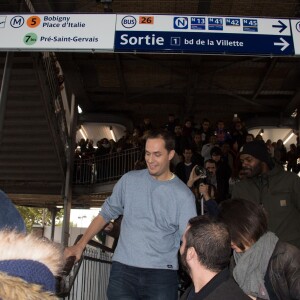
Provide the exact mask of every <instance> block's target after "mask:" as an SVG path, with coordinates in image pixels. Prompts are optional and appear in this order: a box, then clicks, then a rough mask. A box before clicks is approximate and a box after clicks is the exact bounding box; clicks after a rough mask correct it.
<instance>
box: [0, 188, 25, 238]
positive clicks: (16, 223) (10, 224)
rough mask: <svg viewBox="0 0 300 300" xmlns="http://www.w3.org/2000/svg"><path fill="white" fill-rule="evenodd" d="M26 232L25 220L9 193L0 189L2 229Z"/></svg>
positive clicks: (0, 220) (0, 223)
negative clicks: (8, 195)
mask: <svg viewBox="0 0 300 300" xmlns="http://www.w3.org/2000/svg"><path fill="white" fill-rule="evenodd" d="M4 229H9V230H16V231H19V232H24V233H25V232H26V227H25V224H24V220H23V218H22V217H21V215H20V213H19V211H18V210H17V209H16V208H15V206H14V204H13V203H12V202H11V201H10V199H9V198H8V197H7V195H6V194H5V193H4V192H3V191H1V190H0V230H4Z"/></svg>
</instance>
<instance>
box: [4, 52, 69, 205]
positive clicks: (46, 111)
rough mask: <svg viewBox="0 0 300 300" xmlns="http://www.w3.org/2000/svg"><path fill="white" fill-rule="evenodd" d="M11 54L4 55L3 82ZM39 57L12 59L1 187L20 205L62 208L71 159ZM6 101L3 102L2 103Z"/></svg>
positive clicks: (31, 55)
mask: <svg viewBox="0 0 300 300" xmlns="http://www.w3.org/2000/svg"><path fill="white" fill-rule="evenodd" d="M5 56H6V53H0V79H1V82H2V80H3V73H4V66H5ZM47 82H48V81H47V78H46V73H45V72H44V71H43V61H42V58H41V55H40V54H32V53H24V52H23V53H15V54H14V57H13V58H12V67H11V74H10V78H9V84H8V91H7V100H6V105H5V107H4V108H1V109H4V119H3V129H2V136H1V140H0V189H2V190H3V191H5V192H6V193H8V194H9V196H10V198H11V199H12V200H13V201H14V202H15V203H16V204H18V205H22V204H26V205H31V206H37V207H45V206H46V207H47V206H54V205H61V204H62V196H61V195H62V191H63V188H64V180H65V166H66V157H65V151H64V147H65V145H63V142H62V141H61V140H60V138H59V136H60V135H59V132H58V130H59V129H58V124H57V121H56V118H55V106H54V100H53V99H51V98H52V96H51V94H50V90H49V87H48V85H47ZM1 102H2V100H1Z"/></svg>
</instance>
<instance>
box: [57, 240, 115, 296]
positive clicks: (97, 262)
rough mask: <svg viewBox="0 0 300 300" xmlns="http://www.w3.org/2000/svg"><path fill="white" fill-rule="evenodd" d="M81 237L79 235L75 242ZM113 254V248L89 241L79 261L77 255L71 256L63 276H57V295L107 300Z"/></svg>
mask: <svg viewBox="0 0 300 300" xmlns="http://www.w3.org/2000/svg"><path fill="white" fill-rule="evenodd" d="M81 237H82V235H79V236H78V237H77V239H76V241H75V244H76V243H77V242H78V241H79V239H80V238H81ZM112 254H113V250H112V249H111V248H109V247H107V246H105V245H103V244H101V243H98V242H96V241H94V240H91V241H89V243H88V244H87V246H86V248H85V250H84V252H83V254H82V257H81V259H80V260H79V261H78V262H77V263H75V257H71V258H69V260H68V262H67V264H66V265H65V268H64V270H63V273H62V276H61V277H58V278H57V292H56V296H57V297H59V298H60V299H68V300H86V299H89V300H94V299H95V300H96V299H103V300H105V299H106V288H107V284H108V278H109V273H110V268H111V258H112Z"/></svg>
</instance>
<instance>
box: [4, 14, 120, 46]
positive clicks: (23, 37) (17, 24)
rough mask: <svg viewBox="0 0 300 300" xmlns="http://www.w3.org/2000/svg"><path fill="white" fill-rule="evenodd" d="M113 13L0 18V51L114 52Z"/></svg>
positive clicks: (114, 17) (5, 16)
mask: <svg viewBox="0 0 300 300" xmlns="http://www.w3.org/2000/svg"><path fill="white" fill-rule="evenodd" d="M115 22H116V15H115V14H65V15H62V14H38V15H29V14H28V15H5V14H2V15H0V39H1V44H0V50H14V51H16V50H22V51H37V50H56V51H68V50H70V51H71V50H74V51H76V50H79V51H88V50H90V51H113V49H114V36H115Z"/></svg>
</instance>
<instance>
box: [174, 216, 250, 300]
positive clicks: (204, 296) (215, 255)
mask: <svg viewBox="0 0 300 300" xmlns="http://www.w3.org/2000/svg"><path fill="white" fill-rule="evenodd" d="M230 255H231V249H230V235H229V232H228V230H227V228H226V226H225V225H224V224H223V223H221V222H218V221H213V220H212V219H209V218H207V217H205V216H198V217H195V218H192V219H191V220H190V221H189V224H188V226H187V229H186V231H185V233H184V235H183V238H182V245H181V247H180V256H181V263H182V266H183V268H184V269H185V270H186V272H187V273H188V274H189V275H190V277H191V279H192V282H193V284H192V285H191V286H190V287H189V288H188V289H187V290H186V291H185V293H184V294H183V295H182V297H181V298H180V299H181V300H187V299H188V300H200V299H201V300H216V299H222V300H247V299H248V300H249V299H250V298H249V297H248V296H247V295H246V294H244V293H243V291H242V290H241V289H240V288H239V286H238V285H237V284H236V283H235V281H234V280H233V278H232V277H231V276H230V273H229V269H228V264H229V261H230Z"/></svg>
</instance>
